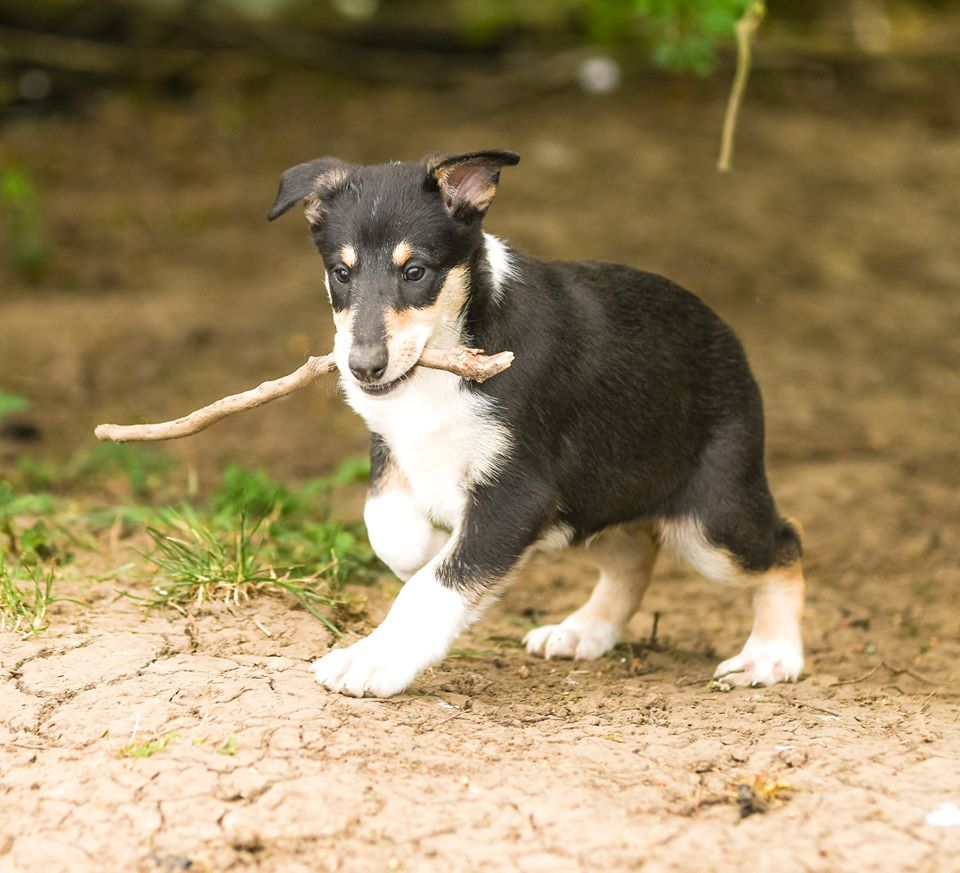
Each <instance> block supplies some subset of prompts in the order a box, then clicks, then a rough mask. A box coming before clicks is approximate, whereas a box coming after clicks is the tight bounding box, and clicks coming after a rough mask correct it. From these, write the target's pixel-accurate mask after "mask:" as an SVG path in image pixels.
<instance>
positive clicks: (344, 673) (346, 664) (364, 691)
mask: <svg viewBox="0 0 960 873" xmlns="http://www.w3.org/2000/svg"><path fill="white" fill-rule="evenodd" d="M310 669H311V670H312V671H313V675H314V677H315V678H316V680H317V682H319V683H320V684H321V685H323V686H324V687H325V688H327V689H329V690H330V691H336V692H339V693H340V694H347V695H349V696H350V697H392V696H393V695H394V694H399V693H400V692H401V691H403V690H404V689H405V688H406V687H407V686H408V685H409V684H410V683H411V682H413V680H414V678H416V673H417V671H416V669H415V668H413V667H410V666H409V665H406V664H404V659H403V658H402V657H397V653H396V652H392V651H389V650H388V648H387V647H385V646H384V645H382V644H381V643H380V641H379V640H376V639H374V638H372V637H366V638H365V639H362V640H360V641H359V642H357V643H354V644H353V645H352V646H348V647H347V648H345V649H334V650H333V651H332V652H329V653H328V654H326V655H324V656H323V657H322V658H320V659H319V660H316V661H314V662H313V664H312V665H311V668H310Z"/></svg>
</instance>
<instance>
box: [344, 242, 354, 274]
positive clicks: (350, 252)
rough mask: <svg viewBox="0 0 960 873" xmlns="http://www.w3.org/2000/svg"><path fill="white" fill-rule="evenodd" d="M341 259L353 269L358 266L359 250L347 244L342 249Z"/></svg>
mask: <svg viewBox="0 0 960 873" xmlns="http://www.w3.org/2000/svg"><path fill="white" fill-rule="evenodd" d="M340 260H341V261H343V264H344V266H346V267H349V268H350V269H351V270H352V269H353V268H354V267H355V266H357V250H356V249H355V248H354V247H353V246H351V245H345V246H344V247H343V248H342V249H340Z"/></svg>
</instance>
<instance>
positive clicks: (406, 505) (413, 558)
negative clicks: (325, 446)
mask: <svg viewBox="0 0 960 873" xmlns="http://www.w3.org/2000/svg"><path fill="white" fill-rule="evenodd" d="M363 521H364V524H366V526H367V534H368V536H369V538H370V546H371V547H372V548H373V551H374V552H376V555H377V557H378V558H379V559H380V560H381V561H383V563H384V564H386V565H387V566H388V567H389V568H390V569H391V570H392V571H393V572H394V574H395V575H396V576H398V577H399V578H400V579H403V580H404V581H406V580H407V579H409V578H410V577H411V576H412V575H413V574H414V573H416V572H417V571H418V570H420V569H421V568H422V567H424V566H425V565H426V563H427V562H428V561H429V560H430V559H431V558H433V557H434V556H435V555H436V554H437V553H438V552H439V551H440V549H442V548H443V546H444V544H445V543H446V542H447V540H448V539H449V538H450V534H449V532H448V531H445V530H439V529H438V528H436V527H434V526H433V525H432V524H431V523H430V519H429V518H427V516H426V515H425V514H424V513H423V512H422V511H421V510H420V509H419V508H418V507H417V506H416V504H415V503H414V502H413V498H412V497H411V495H410V493H409V492H407V491H401V490H390V491H383V492H381V493H378V494H371V495H370V496H369V497H368V498H367V503H366V505H365V506H364V508H363Z"/></svg>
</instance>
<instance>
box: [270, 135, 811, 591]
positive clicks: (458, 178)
mask: <svg viewBox="0 0 960 873" xmlns="http://www.w3.org/2000/svg"><path fill="white" fill-rule="evenodd" d="M330 160H331V159H322V166H321V169H323V168H324V167H327V166H328V163H327V162H329V161H330ZM516 160H517V158H516V156H515V155H513V153H511V152H481V153H472V154H470V155H461V156H454V157H453V158H448V159H443V160H436V159H434V160H428V161H427V162H426V163H425V164H386V165H381V166H373V167H350V166H348V165H341V164H339V163H337V164H336V165H335V166H337V167H341V168H345V169H346V174H347V177H348V178H347V180H346V181H345V182H344V183H343V184H340V185H338V186H336V187H335V188H333V189H329V190H319V191H317V190H312V189H311V188H310V179H311V178H313V177H315V176H316V175H317V166H320V165H315V164H314V163H313V162H312V163H311V164H305V165H300V166H299V167H296V168H293V170H291V171H288V174H285V176H284V179H285V181H284V183H283V184H281V190H280V194H279V195H278V200H277V203H276V204H275V206H274V209H273V210H272V211H271V217H275V215H277V214H281V213H282V212H283V211H285V210H286V209H287V208H289V206H290V205H291V202H295V200H296V199H297V198H301V199H302V198H304V197H309V196H314V197H319V198H321V199H322V201H323V209H322V217H321V218H320V219H318V220H316V221H315V222H314V224H313V225H312V227H311V231H312V234H313V238H314V241H315V243H316V245H317V248H318V249H319V251H320V253H321V255H322V256H323V258H324V260H325V262H326V267H327V270H328V271H330V272H331V274H333V272H334V271H336V270H338V269H340V268H342V264H341V261H340V251H341V248H342V247H343V246H344V245H345V244H347V243H350V244H352V245H354V246H356V247H358V249H360V251H361V257H360V266H359V268H358V269H357V270H356V271H348V272H349V276H348V280H347V281H346V282H343V283H340V282H339V280H333V279H331V282H330V284H331V294H332V298H333V305H334V307H335V308H336V309H338V310H342V309H344V308H347V307H351V308H354V335H355V336H356V337H359V338H360V339H361V341H362V342H363V343H364V344H366V345H376V344H377V343H382V344H384V347H385V334H384V328H383V309H384V307H385V306H386V307H390V308H392V309H395V310H398V311H400V310H403V309H405V308H408V307H424V306H429V305H431V304H432V303H433V302H434V301H435V300H436V298H437V293H438V291H439V289H440V288H441V286H442V284H443V281H444V278H445V277H446V275H447V274H448V272H449V270H450V269H452V268H453V267H454V266H457V265H467V266H468V268H469V275H470V283H471V284H470V292H469V296H468V299H467V302H466V306H465V312H464V336H463V337H462V338H461V339H462V342H463V344H465V345H470V346H478V347H482V348H485V349H488V350H490V351H499V350H502V349H510V350H513V351H514V352H515V353H516V361H515V363H514V364H513V366H512V367H511V368H510V369H509V370H507V371H506V372H505V373H502V374H501V375H499V376H497V377H496V378H494V379H491V380H489V381H488V382H485V383H483V384H476V383H472V382H463V383H462V385H461V390H462V391H473V392H479V393H481V394H485V395H488V396H490V397H491V398H493V399H494V400H495V401H496V407H495V408H496V409H497V414H498V415H499V416H500V417H501V419H502V421H503V422H504V423H505V424H506V426H507V428H508V429H509V432H510V434H511V435H512V437H513V440H514V447H513V449H512V451H511V453H510V454H509V456H508V457H507V458H505V459H504V462H503V465H502V467H501V469H500V472H499V474H498V476H497V477H496V479H495V481H493V482H491V483H488V484H484V485H478V486H474V487H473V488H472V491H471V493H470V496H469V500H468V503H467V511H466V518H465V519H464V522H463V525H462V536H461V538H460V541H459V543H458V544H457V545H456V547H455V548H454V550H453V552H452V553H451V554H450V556H449V557H448V559H447V561H446V563H445V565H444V566H443V567H442V568H441V577H442V578H443V580H444V582H445V583H446V584H448V585H451V586H456V587H461V586H463V587H484V586H488V585H493V584H495V583H497V582H498V581H499V580H500V579H502V578H503V576H504V575H505V574H507V573H508V572H509V571H510V570H511V569H512V568H513V567H514V566H515V565H516V563H517V562H518V560H519V558H520V556H521V555H522V554H523V553H524V552H525V551H526V550H527V549H528V548H529V546H530V545H531V544H533V543H534V542H536V540H537V539H538V538H539V537H540V536H541V535H542V534H543V533H544V531H546V530H547V529H549V528H550V527H551V526H552V525H555V524H557V523H564V524H566V525H569V527H570V528H571V529H572V531H573V534H574V538H575V539H576V540H583V539H585V538H587V537H589V536H590V535H592V534H594V533H597V532H598V531H600V530H602V529H604V528H605V527H608V526H610V525H615V524H618V523H622V522H627V521H632V520H637V519H649V520H651V521H657V520H664V519H677V518H683V517H692V518H694V519H697V520H699V522H700V523H701V525H702V528H703V530H704V532H705V534H706V536H707V538H708V539H709V540H710V542H711V543H713V544H714V545H716V546H717V547H719V548H722V549H725V550H727V551H728V552H729V553H730V554H731V555H732V556H733V557H734V558H735V560H736V561H737V563H738V564H739V565H740V566H741V567H742V569H743V570H744V571H746V572H751V573H755V572H762V571H764V570H767V569H769V568H770V567H772V566H776V565H786V564H789V563H792V562H794V561H796V560H797V559H798V558H799V557H800V540H799V536H798V534H797V532H796V531H795V530H794V528H793V527H792V526H791V525H790V524H789V523H788V522H786V521H785V520H784V519H782V518H781V517H780V515H779V514H778V512H777V510H776V507H775V505H774V501H773V498H772V497H771V495H770V491H769V488H768V486H767V481H766V475H765V471H764V459H763V451H764V434H763V409H762V404H761V398H760V392H759V390H758V388H757V385H756V383H755V381H754V379H753V377H752V375H751V373H750V368H749V366H748V364H747V360H746V357H745V355H744V352H743V349H742V347H741V345H740V343H739V341H738V340H737V338H736V337H735V336H734V334H733V333H732V331H731V330H730V329H729V328H728V327H727V326H726V325H725V324H724V323H723V322H722V321H721V320H720V319H719V318H718V317H717V316H716V315H715V314H714V313H713V312H712V311H711V310H710V309H709V308H708V307H707V306H706V305H705V304H704V303H703V302H702V301H701V300H700V299H699V298H697V297H696V296H695V295H693V294H691V293H690V292H688V291H686V290H684V289H683V288H680V287H679V286H677V285H675V284H674V283H672V282H670V281H669V280H667V279H665V278H663V277H661V276H657V275H654V274H651V273H645V272H640V271H638V270H634V269H631V268H629V267H624V266H617V265H612V264H599V263H560V262H547V263H545V262H542V261H539V260H536V259H534V258H531V257H528V256H526V255H523V254H520V253H518V252H512V253H511V255H512V260H513V265H514V267H515V273H516V275H515V276H514V277H513V278H508V279H507V280H506V281H505V283H504V285H503V286H502V287H501V288H500V289H499V290H496V289H494V287H493V285H492V281H491V277H490V274H489V269H488V268H487V265H486V262H485V260H484V253H483V245H484V243H483V236H482V230H481V219H482V217H483V214H484V212H485V210H486V206H487V205H488V201H484V200H483V198H482V196H481V194H482V192H483V191H489V190H491V189H490V188H489V186H495V185H496V182H497V179H498V176H499V169H500V167H501V166H504V165H509V164H513V163H516ZM450 167H455V168H456V169H457V172H456V175H454V176H449V175H444V174H445V173H446V172H447V171H448V170H449V168H450ZM305 168H306V169H305ZM471 174H473V175H471ZM288 176H289V178H288ZM485 185H486V186H488V187H486V188H485V187H484V186H485ZM478 192H480V193H478ZM291 197H293V198H294V201H291V199H290V198H291ZM397 240H405V241H407V242H409V243H410V245H411V246H412V247H413V250H414V252H415V255H414V260H415V261H416V262H417V263H418V264H422V265H423V266H424V267H425V270H426V273H425V276H424V278H423V279H422V280H420V281H417V282H410V281H406V280H405V279H404V278H403V276H402V275H400V274H399V273H398V271H397V269H396V267H395V265H393V264H392V263H391V262H390V255H389V249H390V246H392V245H393V244H395V242H396V241H397ZM351 366H352V360H351ZM371 457H372V470H373V479H374V487H376V481H377V478H378V476H379V474H380V472H381V471H382V470H383V469H384V468H385V466H386V464H387V463H388V462H389V449H388V448H387V446H386V444H385V443H384V442H383V441H382V440H381V439H380V438H379V437H377V436H376V435H374V438H373V443H372V450H371Z"/></svg>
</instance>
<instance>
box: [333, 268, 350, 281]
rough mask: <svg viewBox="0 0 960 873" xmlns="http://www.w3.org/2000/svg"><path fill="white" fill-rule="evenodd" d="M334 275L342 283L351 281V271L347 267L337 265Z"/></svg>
mask: <svg viewBox="0 0 960 873" xmlns="http://www.w3.org/2000/svg"><path fill="white" fill-rule="evenodd" d="M333 276H334V278H335V279H336V280H337V281H338V282H339V283H340V284H341V285H346V284H347V282H349V281H350V271H349V270H348V269H347V268H346V267H335V268H334V269H333Z"/></svg>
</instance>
